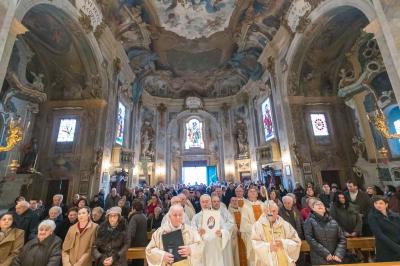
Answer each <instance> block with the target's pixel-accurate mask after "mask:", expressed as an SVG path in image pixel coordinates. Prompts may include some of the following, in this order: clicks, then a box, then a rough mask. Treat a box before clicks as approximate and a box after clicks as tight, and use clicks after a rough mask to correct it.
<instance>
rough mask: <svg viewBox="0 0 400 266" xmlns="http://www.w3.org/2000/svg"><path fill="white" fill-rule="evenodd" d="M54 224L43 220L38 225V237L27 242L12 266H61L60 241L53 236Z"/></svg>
mask: <svg viewBox="0 0 400 266" xmlns="http://www.w3.org/2000/svg"><path fill="white" fill-rule="evenodd" d="M55 228H56V224H55V223H54V222H53V221H52V220H44V221H42V222H41V223H40V224H39V227H38V229H39V230H38V235H37V237H35V238H34V239H32V240H30V241H28V243H26V244H25V246H24V247H23V248H22V250H21V253H20V254H19V255H18V256H17V257H16V258H15V259H14V261H13V263H12V266H25V265H29V266H59V265H61V243H62V241H61V239H60V238H59V237H58V236H56V235H54V234H53V232H54V229H55Z"/></svg>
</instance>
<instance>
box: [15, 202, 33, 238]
mask: <svg viewBox="0 0 400 266" xmlns="http://www.w3.org/2000/svg"><path fill="white" fill-rule="evenodd" d="M13 218H14V222H15V227H16V228H18V229H22V230H24V231H25V243H26V242H28V241H29V240H31V239H34V238H35V237H36V234H37V226H38V224H39V217H38V216H37V215H36V214H35V213H34V212H33V211H32V210H31V209H29V203H28V202H27V201H24V200H23V201H20V202H18V203H17V205H16V206H15V212H14V213H13Z"/></svg>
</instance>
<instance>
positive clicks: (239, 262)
mask: <svg viewBox="0 0 400 266" xmlns="http://www.w3.org/2000/svg"><path fill="white" fill-rule="evenodd" d="M228 211H229V212H230V213H231V215H232V216H233V218H234V219H235V224H236V226H235V227H234V230H233V231H232V251H233V259H234V265H235V266H246V265H247V258H246V247H245V245H244V242H243V239H242V238H241V237H240V231H239V230H240V220H241V213H240V207H239V201H238V198H237V197H232V198H231V201H230V204H229V209H228Z"/></svg>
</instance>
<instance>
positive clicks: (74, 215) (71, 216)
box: [55, 207, 78, 241]
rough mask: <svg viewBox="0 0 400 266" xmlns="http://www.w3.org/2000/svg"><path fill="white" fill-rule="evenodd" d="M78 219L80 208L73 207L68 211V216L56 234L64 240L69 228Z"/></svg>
mask: <svg viewBox="0 0 400 266" xmlns="http://www.w3.org/2000/svg"><path fill="white" fill-rule="evenodd" d="M77 221H78V208H77V207H72V208H70V209H69V210H68V212H67V218H65V219H64V221H63V222H62V223H61V225H60V226H59V227H58V228H57V227H56V232H55V234H56V235H57V236H59V237H60V238H61V239H62V240H63V241H64V239H65V236H66V235H67V233H68V230H69V228H70V227H71V226H72V225H74V224H75V223H76V222H77Z"/></svg>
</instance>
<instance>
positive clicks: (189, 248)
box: [146, 204, 204, 266]
mask: <svg viewBox="0 0 400 266" xmlns="http://www.w3.org/2000/svg"><path fill="white" fill-rule="evenodd" d="M183 215H184V211H183V207H182V206H180V205H178V204H176V205H172V206H171V208H170V210H169V212H168V216H169V222H168V223H167V224H165V225H162V226H161V227H160V228H158V229H157V230H156V231H155V232H154V233H153V235H152V237H151V241H150V243H149V244H148V245H147V247H146V259H147V263H148V265H149V266H160V265H163V266H164V265H171V264H172V263H173V262H174V255H172V254H171V253H169V252H167V251H165V250H164V248H163V242H162V235H164V234H166V233H170V232H172V231H175V230H179V229H180V230H182V236H183V243H184V245H183V246H181V247H179V251H178V253H179V255H181V256H182V257H184V258H187V265H189V266H202V265H203V262H202V254H203V247H204V245H203V241H202V240H201V237H200V235H199V234H198V233H197V231H196V230H195V229H194V228H192V227H190V226H188V225H186V224H184V223H183Z"/></svg>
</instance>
